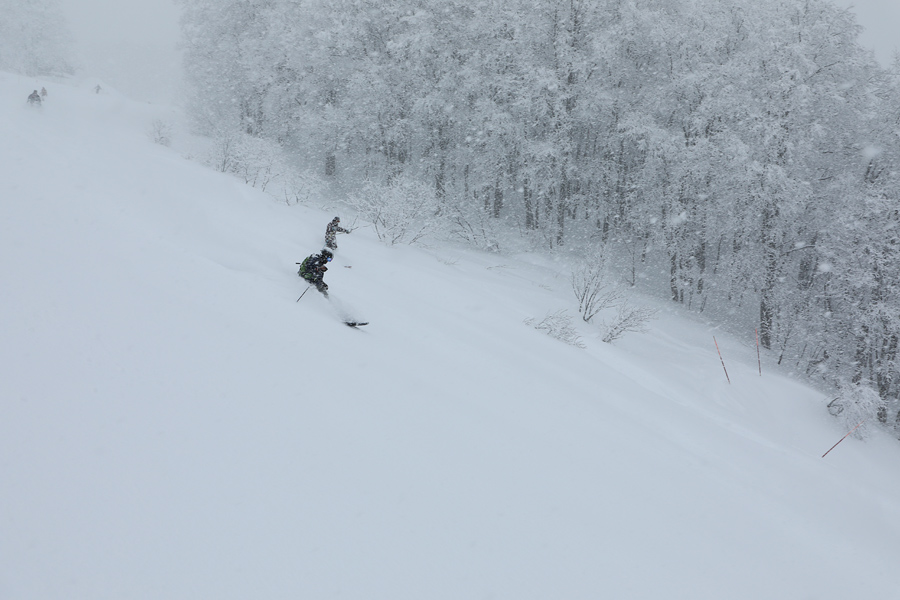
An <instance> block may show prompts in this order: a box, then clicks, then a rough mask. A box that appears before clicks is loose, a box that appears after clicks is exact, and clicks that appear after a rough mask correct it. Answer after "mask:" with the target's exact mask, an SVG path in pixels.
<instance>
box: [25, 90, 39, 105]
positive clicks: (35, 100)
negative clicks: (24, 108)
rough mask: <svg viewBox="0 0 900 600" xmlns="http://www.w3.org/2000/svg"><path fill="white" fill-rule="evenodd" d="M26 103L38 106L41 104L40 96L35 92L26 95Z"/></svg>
mask: <svg viewBox="0 0 900 600" xmlns="http://www.w3.org/2000/svg"><path fill="white" fill-rule="evenodd" d="M28 103H29V104H40V103H41V95H40V94H38V93H37V90H34V91H33V92H31V94H29V95H28Z"/></svg>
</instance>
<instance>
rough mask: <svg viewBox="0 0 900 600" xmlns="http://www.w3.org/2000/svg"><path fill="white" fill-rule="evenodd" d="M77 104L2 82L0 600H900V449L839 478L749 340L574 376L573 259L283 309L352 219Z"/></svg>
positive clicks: (634, 339)
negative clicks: (543, 323) (567, 335)
mask: <svg viewBox="0 0 900 600" xmlns="http://www.w3.org/2000/svg"><path fill="white" fill-rule="evenodd" d="M41 85H46V86H47V88H48V90H49V91H50V96H49V97H48V100H47V102H46V103H45V105H44V106H43V107H42V108H41V109H32V108H29V107H28V106H26V104H25V98H26V96H27V95H28V93H30V92H31V90H32V89H33V88H34V87H35V86H37V87H38V88H39V87H40V86H41ZM91 88H92V86H91V85H89V84H85V85H84V86H81V87H79V86H70V85H61V84H57V83H52V84H51V82H41V81H37V82H35V81H32V80H30V79H27V78H19V77H15V76H10V75H0V140H2V143H0V197H2V203H0V252H2V256H3V257H4V260H3V261H2V265H0V282H2V283H0V311H2V312H0V314H2V319H0V340H2V343H0V411H2V412H0V415H2V416H0V564H2V565H3V568H2V569H0V598H3V599H4V600H25V599H28V600H33V599H61V598H65V599H66V600H82V599H83V600H88V599H89V600H97V599H104V598H109V599H121V598H134V599H160V600H162V599H165V600H174V599H201V598H202V599H213V598H215V599H216V600H225V599H234V600H238V599H240V600H245V599H249V598H254V599H266V600H268V599H278V598H284V599H287V598H291V599H296V598H308V599H327V598H351V599H360V600H363V599H365V600H373V599H385V600H397V599H401V598H402V599H410V600H412V599H417V600H418V599H429V600H432V599H448V600H450V599H453V600H470V599H475V598H502V599H509V600H524V599H554V600H556V599H560V600H561V599H566V600H570V599H571V600H574V599H585V600H587V599H597V598H609V599H652V598H666V599H676V598H678V599H709V600H722V599H729V600H738V599H747V600H750V599H753V600H758V599H759V598H770V599H772V598H774V599H782V598H783V599H800V598H804V599H806V598H817V599H838V598H848V597H851V598H865V599H871V600H875V599H888V598H900V582H898V579H897V577H896V572H895V570H894V569H895V568H896V566H897V564H900V481H898V478H897V477H896V473H897V470H898V467H900V444H898V443H897V442H896V441H894V440H891V439H889V438H887V437H886V436H883V435H880V434H878V433H877V432H875V433H873V434H872V435H871V436H870V437H869V439H868V440H866V441H865V442H863V441H859V440H857V439H853V438H848V439H847V440H845V441H844V442H843V443H842V444H841V445H839V446H838V447H837V448H836V449H835V450H834V451H833V452H831V453H830V454H829V455H828V456H827V457H826V458H824V459H823V458H821V456H822V454H823V452H825V451H826V450H827V449H828V448H829V447H831V446H832V445H833V444H834V442H836V441H837V440H838V439H840V438H841V436H843V435H844V433H846V431H845V430H844V429H843V428H842V427H843V426H842V425H841V424H840V423H838V422H837V421H836V420H834V419H832V418H831V417H829V416H828V414H827V412H826V411H825V410H824V405H825V404H826V403H827V400H828V399H827V398H825V397H823V396H822V395H821V394H820V393H818V392H816V391H814V390H811V389H809V388H807V387H804V386H802V385H799V384H798V383H796V382H794V381H792V380H790V379H788V378H786V377H783V376H779V375H777V374H776V373H775V369H774V367H773V366H771V363H770V362H768V361H767V357H765V356H764V357H763V376H762V377H760V375H759V373H758V371H757V364H756V354H755V348H753V346H752V332H749V333H748V335H747V339H745V340H738V339H734V338H731V337H729V336H727V335H725V334H724V333H722V332H717V331H715V330H713V329H710V328H709V327H707V326H705V325H704V324H702V323H701V322H698V321H696V320H695V319H694V318H693V317H691V316H690V315H682V314H679V313H677V312H673V309H671V308H670V307H668V306H667V305H661V308H662V310H663V312H662V313H661V314H660V317H659V318H658V319H657V320H656V321H654V322H653V324H652V328H651V331H650V332H649V333H647V334H644V335H635V334H632V335H631V336H629V337H625V338H623V339H622V340H620V341H618V342H617V343H616V344H614V345H610V344H604V343H603V342H601V341H600V339H599V337H598V336H599V334H600V331H599V329H598V328H596V327H595V326H589V325H586V324H584V323H582V322H581V321H580V320H576V323H577V324H578V325H579V327H580V334H581V336H582V339H583V341H584V343H585V345H586V348H584V349H579V348H576V347H573V346H570V345H566V344H564V343H562V342H560V341H558V340H555V339H553V338H551V337H549V336H547V335H545V334H543V333H541V332H539V331H537V330H535V329H534V328H533V327H530V326H528V325H526V324H525V323H524V321H525V319H528V318H538V319H540V318H542V317H544V316H545V315H547V314H548V313H550V312H554V311H557V310H561V309H568V310H570V312H572V313H574V311H575V306H574V305H573V303H574V302H575V300H574V297H573V295H572V292H571V288H570V284H569V278H568V273H567V271H566V269H567V262H566V261H565V260H563V259H560V260H559V261H557V262H554V261H552V260H550V259H547V258H541V259H538V258H531V257H527V256H520V257H510V256H504V255H496V254H483V253H478V252H474V251H470V250H466V249H462V248H459V247H452V246H448V245H440V244H437V245H432V246H429V247H428V248H420V247H410V246H395V247H386V246H384V245H382V244H381V243H380V242H378V240H377V238H376V236H375V234H374V232H373V231H371V229H370V228H368V227H366V226H365V224H362V225H363V226H362V227H360V228H359V229H357V230H355V231H354V232H353V233H352V234H351V235H340V236H339V237H338V243H339V244H340V248H339V251H338V254H337V257H336V259H335V261H334V262H333V263H332V266H331V268H330V270H329V272H328V273H327V275H326V277H325V280H326V282H328V284H329V286H330V288H331V292H332V296H333V299H334V302H328V301H326V300H325V299H324V298H323V297H321V296H320V295H319V294H318V293H316V292H315V290H312V291H310V292H309V293H307V294H306V295H305V296H304V297H303V298H302V299H301V300H300V301H299V302H297V298H298V297H299V296H300V294H301V293H302V292H303V291H304V289H305V288H306V286H305V285H304V284H303V283H302V282H301V281H300V280H299V278H298V277H297V275H296V265H295V263H296V262H298V261H300V260H302V259H303V258H304V257H305V256H307V255H308V254H310V253H312V252H314V251H317V250H318V249H320V248H321V244H322V234H323V232H324V227H325V224H326V223H327V222H328V221H329V220H330V219H331V218H332V217H333V216H334V215H335V214H340V211H339V210H338V209H336V208H331V207H335V206H338V203H337V202H336V201H335V200H334V199H328V198H322V199H321V200H320V203H319V205H320V206H321V207H323V208H325V210H320V209H317V208H311V207H301V206H295V207H288V206H285V205H284V204H278V203H276V202H274V201H273V200H272V199H271V198H270V197H268V196H266V195H265V194H263V193H260V192H259V191H257V190H255V189H252V188H249V187H247V186H245V185H244V184H243V183H241V182H240V181H238V180H236V179H234V178H233V177H230V176H226V175H222V174H220V173H217V172H214V171H211V170H209V169H207V168H205V167H203V166H201V165H200V164H198V163H196V162H192V161H189V160H186V159H185V158H183V157H182V156H181V154H180V153H179V151H178V149H177V144H176V147H175V148H174V149H170V148H166V147H163V146H160V145H156V144H153V143H152V142H151V141H150V140H149V139H148V136H147V131H148V129H149V127H150V123H151V122H152V121H153V120H154V119H158V118H167V119H168V118H171V114H172V112H171V109H169V108H167V107H160V106H154V105H147V104H138V103H134V102H131V101H129V100H128V99H126V98H123V97H120V96H119V95H118V94H116V93H115V92H114V91H112V90H108V91H104V93H102V94H95V93H94V92H93V90H92V89H91ZM177 136H178V132H176V138H177ZM343 216H346V215H343ZM345 222H346V220H345ZM345 267H346V268H345ZM645 302H650V301H649V300H646V301H645ZM345 316H351V317H353V318H360V319H363V320H370V321H371V324H370V325H369V326H368V327H366V328H364V329H359V330H354V329H351V328H348V327H345V326H344V325H343V324H342V323H341V319H342V318H343V317H345ZM714 334H715V335H716V339H717V340H718V343H719V346H720V348H721V349H722V353H723V356H724V358H725V361H726V366H727V367H728V374H729V376H730V378H731V383H730V384H729V383H728V382H727V381H726V379H725V376H724V373H723V371H722V365H721V363H720V362H719V357H718V355H717V354H716V349H715V346H714V345H713V338H712V336H713V335H714Z"/></svg>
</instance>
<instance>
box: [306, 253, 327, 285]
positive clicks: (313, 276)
mask: <svg viewBox="0 0 900 600" xmlns="http://www.w3.org/2000/svg"><path fill="white" fill-rule="evenodd" d="M327 264H328V258H327V257H326V256H324V255H322V254H312V255H310V256H307V257H306V258H305V259H304V260H303V262H302V263H300V271H299V274H300V277H302V278H303V279H305V280H307V281H309V282H310V283H316V282H320V281H322V277H324V276H325V271H327V270H328V267H327V266H325V265H327Z"/></svg>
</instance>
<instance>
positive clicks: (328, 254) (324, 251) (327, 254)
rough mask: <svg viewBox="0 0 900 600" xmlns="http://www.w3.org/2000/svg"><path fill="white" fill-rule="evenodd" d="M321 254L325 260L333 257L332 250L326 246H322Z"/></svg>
mask: <svg viewBox="0 0 900 600" xmlns="http://www.w3.org/2000/svg"><path fill="white" fill-rule="evenodd" d="M322 256H324V257H325V258H326V259H327V260H331V259H332V258H334V252H332V251H331V250H329V249H328V248H323V249H322Z"/></svg>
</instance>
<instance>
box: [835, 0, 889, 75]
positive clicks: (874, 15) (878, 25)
mask: <svg viewBox="0 0 900 600" xmlns="http://www.w3.org/2000/svg"><path fill="white" fill-rule="evenodd" d="M834 2H835V4H837V5H839V6H848V7H851V8H852V9H853V12H855V13H856V18H857V21H858V22H859V23H860V24H861V25H862V26H863V27H864V28H865V30H864V31H863V32H862V34H861V35H860V42H861V43H862V44H863V45H864V46H867V47H869V48H871V49H872V50H873V51H874V52H875V57H876V58H877V59H878V61H879V62H880V63H881V64H882V65H884V66H888V65H890V63H891V60H892V57H893V53H894V51H895V50H896V49H898V48H900V2H898V0H834Z"/></svg>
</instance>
